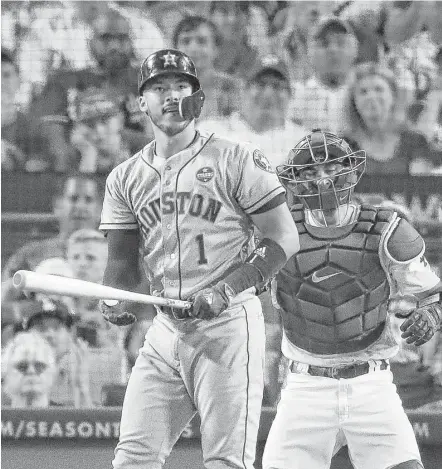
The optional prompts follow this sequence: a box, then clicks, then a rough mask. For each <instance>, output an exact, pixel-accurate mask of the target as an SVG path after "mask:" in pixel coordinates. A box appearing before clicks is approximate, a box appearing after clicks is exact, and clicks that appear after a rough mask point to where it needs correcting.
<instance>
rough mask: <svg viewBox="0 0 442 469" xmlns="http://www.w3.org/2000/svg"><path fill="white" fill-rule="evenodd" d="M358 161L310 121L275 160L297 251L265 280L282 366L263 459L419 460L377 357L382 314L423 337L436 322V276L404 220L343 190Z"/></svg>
mask: <svg viewBox="0 0 442 469" xmlns="http://www.w3.org/2000/svg"><path fill="white" fill-rule="evenodd" d="M364 168H365V152H364V151H357V152H352V151H351V149H350V147H349V145H348V144H347V143H346V142H345V141H344V140H343V139H341V138H339V137H337V136H336V135H333V134H330V133H324V132H321V131H320V130H317V131H313V132H312V133H311V134H309V135H307V136H306V137H305V138H304V139H302V140H301V141H300V142H298V144H297V145H296V146H295V147H294V148H293V150H291V151H290V154H289V158H288V162H287V164H285V165H283V166H281V167H278V169H277V172H278V175H279V177H280V179H281V181H282V182H283V184H284V185H285V186H286V188H288V189H290V190H292V191H293V192H294V193H295V195H296V196H297V197H299V198H300V199H301V200H302V202H303V205H296V206H294V207H293V209H292V215H293V219H294V220H295V221H296V225H297V227H298V231H299V238H300V244H301V250H300V251H299V252H298V253H296V254H295V255H294V256H292V257H291V258H290V259H289V260H288V262H287V264H286V265H285V266H284V267H283V268H282V269H281V270H280V271H279V273H278V274H277V275H276V280H275V282H274V284H273V286H272V292H273V293H275V295H274V299H275V301H276V305H277V306H278V307H279V308H280V312H281V315H282V320H283V342H282V351H283V353H284V355H285V356H286V357H287V358H288V359H289V360H290V367H289V372H288V375H287V379H286V383H285V386H284V387H283V390H282V393H281V399H280V402H279V404H278V408H277V414H276V418H275V420H274V422H273V425H272V428H271V430H270V434H269V437H268V439H267V443H266V448H265V452H264V461H263V467H264V469H270V468H273V469H297V468H299V469H305V468H309V469H326V468H329V467H330V462H331V459H332V456H333V454H334V453H335V452H336V451H337V450H338V449H339V448H340V447H341V446H343V445H344V444H347V445H348V450H349V455H350V458H351V461H352V463H353V465H354V467H355V468H357V469H393V468H394V469H399V468H400V469H421V468H422V463H421V460H420V455H419V450H418V447H417V444H416V440H415V436H414V433H413V429H412V427H411V425H410V422H409V421H408V418H407V416H406V414H405V412H404V410H403V408H402V403H401V400H400V398H399V396H398V394H397V393H396V387H395V386H394V384H393V383H392V374H391V372H390V368H389V358H391V357H392V356H394V355H395V354H396V353H397V352H398V348H399V346H398V341H399V340H400V338H397V337H396V336H395V335H394V332H393V328H392V314H396V315H399V316H400V317H403V318H407V319H406V320H405V321H404V322H403V323H402V325H401V330H402V331H403V333H402V337H403V338H406V340H407V343H414V344H415V345H417V346H419V345H422V344H424V343H425V342H427V341H428V340H429V339H430V338H431V337H432V336H433V334H434V332H435V331H436V330H437V328H438V327H439V326H440V323H441V318H442V304H441V303H442V301H441V291H442V283H441V281H440V279H439V278H438V277H437V276H436V275H435V274H434V273H433V271H432V270H431V268H430V266H429V265H428V262H427V260H426V259H425V256H424V251H425V246H424V241H423V239H422V238H421V236H420V235H419V234H418V233H417V231H416V230H415V229H414V228H413V227H412V226H411V225H410V224H409V223H408V222H407V221H406V220H405V219H403V218H401V216H400V215H398V213H396V212H394V211H393V210H387V209H379V208H375V207H371V206H361V205H359V204H356V203H355V202H353V201H352V200H351V193H352V191H353V188H354V186H355V185H356V184H357V182H358V181H359V178H360V177H361V175H362V173H363V171H364ZM297 236H298V235H297V232H295V238H296V239H297ZM273 287H274V288H273Z"/></svg>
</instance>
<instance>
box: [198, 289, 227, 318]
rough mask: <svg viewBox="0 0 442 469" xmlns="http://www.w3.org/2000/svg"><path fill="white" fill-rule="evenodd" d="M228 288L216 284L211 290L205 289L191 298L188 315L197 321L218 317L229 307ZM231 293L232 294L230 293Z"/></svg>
mask: <svg viewBox="0 0 442 469" xmlns="http://www.w3.org/2000/svg"><path fill="white" fill-rule="evenodd" d="M229 289H230V287H229V286H228V285H227V284H226V283H224V284H223V283H218V284H216V285H215V286H213V287H211V288H205V289H204V290H201V291H200V292H198V293H197V294H196V295H195V296H194V298H193V305H192V308H191V309H190V314H191V316H193V317H194V318H198V319H213V318H216V317H218V316H219V315H220V314H221V313H222V312H223V311H224V310H225V309H227V307H228V306H229V302H230V298H231V297H232V296H233V295H231V294H229V293H228V292H230V290H229ZM232 293H233V292H232Z"/></svg>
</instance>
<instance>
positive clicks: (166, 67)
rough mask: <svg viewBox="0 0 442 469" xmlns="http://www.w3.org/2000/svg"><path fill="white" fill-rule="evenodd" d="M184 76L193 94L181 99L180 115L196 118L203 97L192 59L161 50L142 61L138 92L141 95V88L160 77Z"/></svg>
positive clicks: (181, 54)
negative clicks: (170, 75) (190, 85)
mask: <svg viewBox="0 0 442 469" xmlns="http://www.w3.org/2000/svg"><path fill="white" fill-rule="evenodd" d="M169 74H178V75H184V76H185V77H186V78H187V79H188V80H189V81H190V83H191V84H192V87H193V94H192V95H191V96H188V97H186V98H183V99H182V100H181V102H180V105H179V108H180V114H181V116H182V117H184V118H197V117H199V115H200V114H201V109H202V107H203V104H204V99H205V95H204V92H203V90H202V89H201V85H200V81H199V79H198V76H197V73H196V68H195V64H194V63H193V62H192V59H191V58H190V57H189V56H188V55H186V54H184V52H181V51H179V50H176V49H161V50H159V51H157V52H154V53H153V54H151V55H149V56H148V57H147V58H146V59H144V61H143V63H142V64H141V67H140V73H139V75H138V92H139V94H140V95H141V94H142V92H143V88H144V86H145V85H146V83H148V82H149V81H150V80H152V79H153V78H155V77H158V76H161V75H169Z"/></svg>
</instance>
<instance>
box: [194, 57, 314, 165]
mask: <svg viewBox="0 0 442 469" xmlns="http://www.w3.org/2000/svg"><path fill="white" fill-rule="evenodd" d="M290 98H291V89H290V79H289V75H288V70H287V67H286V66H285V64H284V63H283V62H282V61H281V60H280V59H279V58H278V57H276V56H267V57H263V58H262V59H261V60H259V61H258V62H257V63H256V64H255V66H254V67H253V68H252V69H251V70H250V72H249V76H248V78H247V80H246V84H245V89H244V94H243V96H242V99H241V110H240V111H239V112H235V113H233V114H232V115H231V116H230V117H229V118H228V119H225V120H222V121H218V122H217V121H216V120H206V121H204V120H201V121H200V122H199V123H198V126H199V127H201V128H206V127H207V128H210V129H212V130H214V131H215V132H217V133H218V134H220V135H223V136H225V137H226V138H232V139H236V140H239V141H248V142H253V144H254V145H257V146H258V147H259V148H261V150H262V151H263V152H264V154H265V155H267V158H268V159H269V161H270V163H271V164H272V166H274V167H276V166H278V165H279V164H282V163H283V162H284V160H285V158H286V153H287V142H289V141H298V140H300V139H301V138H302V137H303V136H304V135H305V133H306V131H305V129H303V128H302V127H301V126H299V125H297V124H295V123H294V122H292V121H290V120H289V118H288V108H289V103H290Z"/></svg>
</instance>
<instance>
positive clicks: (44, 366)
mask: <svg viewBox="0 0 442 469" xmlns="http://www.w3.org/2000/svg"><path fill="white" fill-rule="evenodd" d="M56 375H57V365H56V361H55V352H54V350H53V348H52V347H51V346H50V345H49V344H48V342H47V341H46V340H45V339H44V338H43V337H42V336H41V335H40V334H37V333H35V332H20V333H18V334H17V335H15V336H14V338H13V339H12V340H11V341H10V342H9V343H8V344H7V346H6V347H5V349H4V351H3V353H2V392H4V393H5V395H4V396H2V397H4V398H5V399H4V398H2V406H4V405H8V406H11V407H14V408H47V407H49V406H50V405H54V403H52V402H51V400H50V397H51V392H52V388H53V385H54V382H55V378H56ZM5 401H6V402H5ZM8 401H9V402H8Z"/></svg>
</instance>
